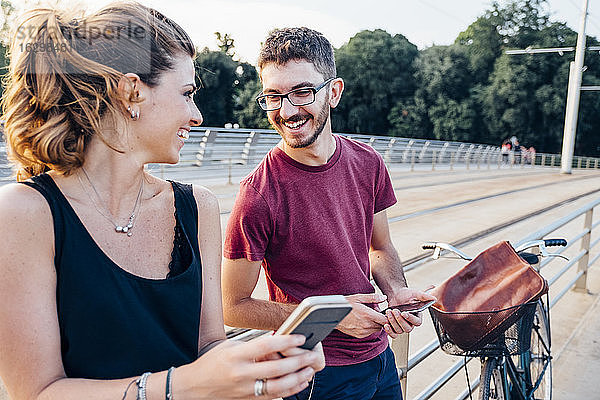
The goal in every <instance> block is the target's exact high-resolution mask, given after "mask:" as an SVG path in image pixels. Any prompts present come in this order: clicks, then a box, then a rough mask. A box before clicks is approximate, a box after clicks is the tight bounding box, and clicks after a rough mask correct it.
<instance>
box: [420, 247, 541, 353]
mask: <svg viewBox="0 0 600 400" xmlns="http://www.w3.org/2000/svg"><path fill="white" fill-rule="evenodd" d="M547 292H548V284H547V283H546V281H545V280H544V278H542V276H541V275H540V274H539V273H538V272H537V271H536V270H535V269H534V268H533V267H532V266H531V265H529V264H528V263H527V262H526V261H524V260H522V259H521V257H519V256H518V255H517V253H516V251H515V250H514V249H513V247H512V246H511V245H510V244H509V243H508V242H500V243H498V244H496V245H495V246H492V247H490V248H489V249H487V250H485V251H483V252H482V253H481V254H479V255H478V256H477V257H476V258H475V259H473V260H472V261H471V262H469V263H468V264H467V265H466V266H465V267H464V268H462V269H461V270H460V271H458V272H457V273H456V274H454V275H452V276H451V277H450V278H448V279H447V280H446V281H445V282H444V283H442V284H441V285H440V286H439V287H437V288H436V289H434V290H433V292H432V294H433V295H435V296H436V297H437V298H438V301H437V303H435V304H434V305H433V306H432V307H431V309H430V311H431V313H432V316H435V318H437V319H438V321H439V323H440V324H441V325H442V326H443V328H444V330H445V332H446V334H447V335H448V336H449V337H450V338H451V340H452V341H453V342H454V343H455V344H456V345H457V346H459V347H460V348H462V349H464V350H467V351H470V350H476V349H479V348H481V347H483V346H485V345H486V344H488V343H490V342H492V341H494V340H495V339H497V338H498V337H499V336H500V335H502V334H503V333H504V331H505V330H506V329H507V328H508V327H509V326H510V325H512V324H513V323H515V322H516V321H517V320H518V319H519V318H520V317H521V315H522V311H523V309H524V307H523V306H524V305H525V304H527V303H530V302H533V301H536V300H537V299H539V298H540V297H541V296H542V295H543V294H544V293H547Z"/></svg>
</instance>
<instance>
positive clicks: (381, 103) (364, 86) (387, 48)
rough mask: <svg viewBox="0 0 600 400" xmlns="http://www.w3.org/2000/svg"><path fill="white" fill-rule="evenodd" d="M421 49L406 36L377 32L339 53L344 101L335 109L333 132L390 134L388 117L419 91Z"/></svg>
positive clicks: (359, 38) (353, 40)
mask: <svg viewBox="0 0 600 400" xmlns="http://www.w3.org/2000/svg"><path fill="white" fill-rule="evenodd" d="M417 55H418V51H417V47H416V46H415V45H413V44H412V43H410V42H409V41H408V40H407V39H406V38H405V37H404V36H402V35H399V34H398V35H394V36H392V35H390V34H389V33H387V32H385V31H383V30H381V29H377V30H374V31H362V32H359V33H358V34H356V35H355V36H354V37H352V38H351V39H350V41H349V42H348V43H347V44H345V45H343V46H341V47H340V48H339V49H337V50H336V52H335V58H336V65H337V72H338V76H340V77H341V78H343V79H344V82H345V88H344V94H343V96H342V100H341V102H340V104H339V105H338V107H337V108H336V109H335V110H334V112H333V114H334V118H333V129H334V130H336V131H342V132H361V133H371V134H381V135H387V134H389V132H390V122H389V121H388V114H389V113H390V110H391V109H392V107H393V106H394V105H395V104H396V103H397V102H399V101H402V100H408V99H410V98H412V95H413V93H414V90H415V86H414V80H413V78H412V76H413V72H414V70H413V61H414V60H415V58H416V57H417Z"/></svg>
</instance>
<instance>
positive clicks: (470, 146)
mask: <svg viewBox="0 0 600 400" xmlns="http://www.w3.org/2000/svg"><path fill="white" fill-rule="evenodd" d="M341 135H343V136H346V137H350V138H352V139H355V140H357V141H359V142H362V143H366V144H369V145H370V146H372V147H373V148H374V149H375V150H376V151H378V152H379V153H380V154H381V155H382V157H383V158H384V160H385V162H386V163H387V164H388V165H394V166H404V167H406V168H407V169H408V170H410V171H413V170H415V169H416V168H418V169H420V170H423V169H431V170H435V169H437V168H444V169H450V170H453V169H454V168H465V169H483V168H487V169H491V168H518V167H521V168H525V167H526V166H541V167H551V168H552V167H559V166H560V155H559V154H545V153H530V152H528V151H523V152H509V153H507V154H502V153H501V151H500V147H499V146H490V145H484V144H477V143H461V142H451V141H439V140H427V139H414V138H399V137H391V136H372V135H359V134H344V133H342V134H341ZM279 140H280V137H279V135H278V134H277V133H276V132H275V131H273V130H269V129H228V128H210V127H201V128H200V127H195V128H192V131H191V132H190V138H189V139H188V140H187V142H186V145H185V146H184V147H183V149H182V150H181V153H180V160H179V162H178V163H177V164H174V165H169V164H153V165H151V166H150V168H151V169H152V170H153V171H154V173H157V174H159V175H160V176H161V177H165V175H166V174H167V173H170V174H172V173H173V172H186V171H190V170H192V171H194V172H202V173H204V174H215V175H219V176H223V174H227V175H229V181H230V182H231V180H232V177H233V176H237V177H239V176H244V175H246V174H247V173H248V172H250V171H251V169H252V168H253V167H254V166H255V165H256V164H258V163H259V162H260V161H261V160H262V159H263V157H264V156H265V154H267V153H268V151H269V150H270V149H272V148H273V146H275V145H276V144H277V142H279ZM573 168H593V169H598V168H600V159H599V158H592V157H579V156H575V157H573ZM10 176H11V168H10V165H9V164H8V161H7V159H6V151H5V147H4V144H1V145H0V181H2V180H4V181H7V180H10Z"/></svg>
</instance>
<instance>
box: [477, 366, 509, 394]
mask: <svg viewBox="0 0 600 400" xmlns="http://www.w3.org/2000/svg"><path fill="white" fill-rule="evenodd" d="M480 377H481V380H480V384H479V400H495V399H504V398H505V397H504V384H503V382H504V367H503V366H502V365H500V364H499V362H498V359H497V358H494V357H491V358H488V359H487V360H486V361H485V362H484V363H483V365H482V366H481V375H480Z"/></svg>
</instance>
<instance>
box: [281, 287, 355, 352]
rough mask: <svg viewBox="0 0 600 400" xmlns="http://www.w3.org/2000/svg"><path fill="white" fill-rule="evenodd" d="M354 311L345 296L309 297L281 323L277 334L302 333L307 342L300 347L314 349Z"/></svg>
mask: <svg viewBox="0 0 600 400" xmlns="http://www.w3.org/2000/svg"><path fill="white" fill-rule="evenodd" d="M350 311H352V306H351V305H350V303H349V302H348V300H346V298H345V297H344V296H341V295H332V296H311V297H307V298H305V299H304V300H302V302H301V303H300V304H298V306H297V307H296V309H295V310H294V311H293V312H292V313H291V314H290V316H289V317H288V318H287V319H286V320H285V321H284V322H283V324H281V326H280V327H279V329H277V331H276V332H275V335H291V334H301V335H304V336H305V337H306V342H304V344H303V345H302V346H300V347H302V348H304V349H309V350H310V349H312V348H313V347H315V346H316V345H317V343H319V342H320V341H322V340H323V339H325V337H327V335H329V334H330V333H331V331H332V330H334V329H335V327H336V326H337V325H338V324H339V323H340V322H341V321H342V320H343V319H344V317H346V315H348V314H349V313H350Z"/></svg>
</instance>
